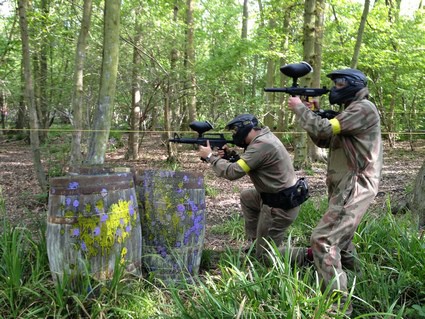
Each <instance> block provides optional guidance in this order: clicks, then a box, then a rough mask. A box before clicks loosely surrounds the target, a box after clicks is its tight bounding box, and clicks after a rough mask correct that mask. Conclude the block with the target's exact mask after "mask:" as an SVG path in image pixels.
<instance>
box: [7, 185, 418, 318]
mask: <svg viewBox="0 0 425 319" xmlns="http://www.w3.org/2000/svg"><path fill="white" fill-rule="evenodd" d="M389 207H390V206H389ZM389 207H388V209H387V210H385V211H382V212H380V213H379V214H378V215H377V214H376V213H374V215H373V216H372V215H367V216H366V217H365V218H364V219H363V221H362V222H361V224H360V226H359V228H358V232H357V233H356V235H355V238H354V243H355V244H356V246H357V250H358V253H359V261H360V264H361V276H359V275H358V274H356V273H351V272H349V273H348V276H349V280H350V286H351V287H352V289H351V291H350V295H349V298H350V299H351V301H352V303H353V306H354V312H353V316H352V318H406V319H407V318H412V319H413V318H425V307H424V305H425V282H424V280H423V278H425V243H424V239H423V238H419V237H418V233H417V229H416V226H415V225H416V224H415V221H414V218H412V216H411V215H409V214H405V215H402V216H394V215H392V214H391V210H390V208H389ZM325 209H326V201H325V200H324V199H323V200H321V201H318V202H314V201H312V200H309V201H308V202H307V203H306V204H304V205H303V207H302V209H301V212H300V215H299V218H298V219H297V221H296V222H295V223H294V225H293V226H292V227H291V229H290V231H289V233H288V238H287V241H286V244H287V245H306V244H307V243H308V238H309V235H310V233H311V230H312V229H313V227H314V225H315V224H316V223H317V221H318V219H319V218H320V216H321V215H322V214H323V212H324V210H325ZM0 214H1V224H0V225H1V226H2V229H1V234H0V303H1V305H2V307H1V308H0V317H1V318H267V319H269V318H306V319H312V318H316V319H319V318H320V319H321V318H331V317H329V316H328V315H326V313H327V310H328V309H329V307H330V305H331V304H332V303H335V302H338V301H339V300H340V296H339V295H338V294H335V293H332V294H331V293H330V291H329V289H327V290H325V291H324V292H322V291H321V289H320V285H321V283H320V281H319V279H318V276H317V273H316V271H315V269H314V266H310V267H307V268H302V269H300V268H297V267H294V266H291V265H290V263H289V256H287V255H284V256H282V255H280V253H279V251H278V249H277V248H276V247H273V246H270V258H271V260H272V261H273V262H272V264H271V265H270V266H269V267H266V266H264V265H263V264H261V263H259V262H258V261H257V260H256V259H255V258H254V257H253V256H251V255H250V254H249V253H248V254H245V253H243V252H242V251H232V250H229V249H224V251H223V253H222V254H221V255H220V257H219V258H218V259H217V260H216V261H215V262H211V260H210V261H209V262H204V263H203V264H202V265H203V267H207V268H204V269H202V272H201V274H202V275H200V276H198V277H197V278H194V279H193V280H190V281H189V280H182V281H181V282H178V283H176V285H173V286H172V285H166V284H164V283H162V282H160V281H159V280H156V279H154V278H143V277H137V276H134V275H131V274H128V273H126V272H125V271H124V269H123V268H122V266H121V265H119V264H117V265H116V267H115V273H114V275H113V277H112V278H111V279H110V280H108V281H99V280H95V279H94V278H92V277H91V276H90V274H89V272H87V273H82V274H81V278H80V280H81V282H80V286H79V288H78V289H73V288H72V285H70V284H69V282H68V281H67V279H66V276H65V278H64V279H63V281H56V282H55V281H54V280H53V279H52V274H51V273H50V271H49V260H48V255H47V249H46V247H47V245H48V244H49V243H47V242H46V237H45V225H40V227H39V231H38V233H36V234H34V233H33V232H30V231H28V229H26V228H25V227H24V226H12V225H10V224H9V223H8V222H7V221H6V220H7V219H6V218H4V216H5V214H7V212H6V211H5V205H4V200H3V198H2V196H1V190H0ZM220 229H221V231H223V232H227V234H228V235H230V236H235V237H236V239H237V240H242V236H243V219H242V218H239V217H236V215H235V217H233V219H232V218H231V219H230V220H229V221H227V222H226V224H224V225H223V226H222V227H221V228H220ZM232 232H233V233H232ZM204 256H205V257H204V258H209V257H208V254H207V253H206V254H204ZM74 288H75V286H74ZM336 318H343V316H340V317H338V316H337V317H336Z"/></svg>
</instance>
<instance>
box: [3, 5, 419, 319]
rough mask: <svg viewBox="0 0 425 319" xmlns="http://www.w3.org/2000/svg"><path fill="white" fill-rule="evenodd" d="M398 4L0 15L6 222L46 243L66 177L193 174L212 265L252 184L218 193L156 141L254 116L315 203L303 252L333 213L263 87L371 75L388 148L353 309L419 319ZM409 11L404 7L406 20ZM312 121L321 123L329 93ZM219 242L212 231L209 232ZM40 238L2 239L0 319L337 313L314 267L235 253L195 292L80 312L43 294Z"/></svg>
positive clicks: (314, 154)
mask: <svg viewBox="0 0 425 319" xmlns="http://www.w3.org/2000/svg"><path fill="white" fill-rule="evenodd" d="M412 3H413V2H409V4H412ZM407 4H408V2H407V1H400V0H386V1H382V0H379V1H375V2H372V1H369V0H366V1H364V2H358V1H347V0H338V1H334V0H326V1H324V0H317V1H316V0H314V1H313V0H307V1H304V2H299V1H292V0H288V1H277V0H268V1H264V0H258V1H248V0H243V1H231V0H208V1H201V0H185V1H179V0H170V1H165V0H157V1H151V0H145V1H130V0H128V1H122V2H121V1H119V0H106V1H93V2H92V1H91V0H84V1H79V0H76V1H61V0H36V1H29V0H17V1H10V0H7V1H3V2H1V3H0V9H1V10H0V12H1V13H0V14H1V20H0V31H1V32H0V107H1V118H0V120H1V122H0V123H1V127H0V129H1V131H0V165H1V167H0V213H1V215H2V216H3V215H4V216H7V217H8V218H9V219H11V222H12V223H13V224H20V223H23V224H26V225H31V224H33V225H31V226H35V227H33V228H35V230H40V227H38V226H39V225H40V220H42V221H44V219H45V213H46V203H47V197H48V192H47V191H48V181H49V178H51V177H55V176H62V175H64V174H66V173H67V172H68V170H69V169H70V168H72V167H74V166H79V165H91V164H105V165H107V164H108V165H110V164H113V165H122V164H129V165H131V166H136V167H138V168H164V167H166V168H168V169H184V170H200V171H203V172H204V173H205V176H206V194H207V195H206V196H207V206H208V207H209V213H208V219H209V223H208V229H207V238H206V248H207V249H206V250H205V253H206V254H207V253H209V252H210V251H211V250H212V251H215V250H216V249H220V248H221V249H223V247H226V246H234V247H236V248H238V247H240V246H241V239H242V238H243V223H242V221H241V220H240V216H239V215H238V214H239V211H240V210H239V206H238V192H239V190H240V189H241V188H243V187H249V186H250V182H249V179H248V178H247V177H244V178H243V179H242V180H240V181H239V182H238V183H236V184H235V183H230V182H229V181H224V180H220V179H218V178H216V177H215V176H214V175H213V174H212V173H211V172H210V171H209V170H208V169H207V165H206V164H203V163H200V161H199V158H198V156H197V152H196V149H192V148H190V147H188V146H184V147H182V146H177V145H175V144H170V143H168V141H167V139H168V138H170V137H172V136H173V134H174V133H175V132H178V133H180V134H182V135H185V136H186V135H187V136H193V132H191V131H190V130H189V127H188V124H189V123H190V122H191V121H193V120H199V121H203V120H208V121H210V122H212V123H213V124H214V126H215V129H214V131H221V130H223V129H224V126H225V124H226V123H227V122H228V121H229V120H230V119H232V118H233V117H234V116H235V115H237V114H240V113H245V112H250V113H253V114H255V115H256V116H257V117H258V118H259V119H260V120H261V122H262V123H264V124H266V125H268V126H269V127H271V128H272V129H273V131H274V133H275V134H276V135H277V136H279V137H280V138H281V139H282V141H283V143H284V144H285V146H286V147H287V148H288V150H289V151H290V152H291V156H293V161H294V166H295V168H296V169H297V173H298V174H303V175H307V176H308V177H309V181H311V185H312V195H313V196H312V201H311V203H310V204H309V205H305V207H303V210H304V211H303V214H300V221H297V225H294V232H293V234H294V238H295V239H296V240H295V242H297V241H298V243H302V244H306V243H308V232H309V231H311V228H312V227H314V222H315V220H317V218H318V216H319V215H320V212H322V211H323V210H324V209H325V206H326V205H322V202H323V203H324V202H325V197H326V188H325V185H324V176H325V171H326V164H325V163H324V162H325V161H326V152H323V150H321V149H318V148H315V147H313V146H312V145H311V143H310V141H309V140H308V139H307V136H306V134H305V133H304V132H302V131H301V130H300V129H299V128H298V127H297V123H296V122H295V121H294V118H293V115H292V113H291V112H288V111H287V107H286V98H287V96H286V94H275V93H267V94H266V93H265V92H264V88H265V87H288V86H291V85H292V79H289V78H287V77H285V76H283V75H282V74H281V73H280V71H279V68H280V66H282V65H285V64H287V63H296V62H299V61H307V62H309V63H310V64H311V65H312V66H313V68H314V72H313V73H310V74H308V75H307V76H305V77H303V78H301V79H299V82H300V85H301V86H307V87H322V86H328V87H329V86H330V84H331V83H330V82H329V81H328V79H327V78H326V74H327V73H329V72H331V71H332V70H334V69H339V68H344V67H354V68H358V69H360V70H362V71H363V72H364V73H365V74H366V75H367V76H368V80H369V85H368V86H369V89H370V92H371V94H370V99H371V100H372V101H373V102H374V103H375V105H376V107H377V108H378V110H379V112H380V115H381V123H382V132H383V138H384V141H385V145H384V146H385V152H384V159H385V162H384V170H383V178H382V183H381V187H380V192H379V194H378V196H377V198H376V201H375V203H374V205H373V207H372V208H371V211H370V212H369V214H368V217H367V219H366V220H365V222H364V223H362V225H361V226H360V228H359V231H358V233H357V234H356V243H357V244H359V245H361V246H362V251H363V254H362V255H361V262H362V265H363V267H364V268H363V269H364V270H365V271H364V273H365V274H366V276H367V277H365V279H364V280H360V281H359V284H358V285H357V286H356V291H355V295H356V296H357V300H356V305H355V311H356V314H357V315H359V317H358V318H360V317H361V316H364V317H368V316H369V317H370V316H375V317H376V318H402V317H403V316H404V317H405V318H423V317H425V307H424V306H423V304H424V302H423V301H424V291H425V289H424V287H423V276H424V274H423V270H424V269H425V267H424V266H423V265H424V263H425V254H424V253H423V251H424V250H423V247H424V246H423V233H422V234H421V233H419V236H418V227H417V225H416V221H417V216H418V215H419V226H423V225H424V223H425V218H424V217H423V216H424V212H425V208H424V205H425V199H424V195H425V162H424V137H425V121H424V120H425V107H424V105H425V104H424V102H425V101H424V100H425V93H424V84H423V83H424V80H425V75H424V74H425V72H424V71H425V54H424V50H425V9H424V5H423V3H422V1H418V2H415V3H414V5H413V6H407ZM406 7H409V8H410V9H408V10H405V9H403V10H402V8H406ZM320 105H321V107H322V108H323V109H329V108H332V107H331V106H329V103H328V101H327V96H326V95H325V96H323V97H322V98H321V99H320ZM3 194H4V195H3ZM3 198H4V200H3ZM313 200H314V201H313ZM404 208H410V209H411V210H412V211H413V212H415V213H416V216H415V218H414V220H415V223H412V221H411V219H410V216H407V215H406V216H407V219H406V220H404V219H403V218H404V216H403V217H401V219H395V218H394V217H393V214H395V213H396V212H399V211H400V212H401V211H405V210H403V209H404ZM400 220H401V222H400ZM223 222H224V223H225V224H222V223H223ZM229 224H230V226H229ZM405 225H407V226H406V229H408V231H405V229H404V226H405ZM215 226H218V230H219V232H217V231H216V232H213V231H212V229H213V228H214V227H215ZM37 227H38V228H37ZM229 229H230V231H229ZM41 230H42V228H41ZM223 231H224V235H223ZM34 238H35V235H34V233H32V232H30V233H29V232H27V229H26V228H20V227H18V228H14V227H8V223H7V222H4V224H3V229H2V232H1V238H0V251H1V253H2V254H1V258H2V259H1V261H2V262H1V263H0V264H1V265H2V267H1V268H0V282H1V283H2V285H1V286H2V289H0V301H1V303H2V304H4V305H5V306H4V307H3V308H2V309H1V311H0V314H1V315H2V316H3V317H5V318H16V317H20V318H26V317H28V318H32V317H33V316H34V314H38V315H40V316H41V317H46V318H49V317H52V318H53V317H54V318H56V317H61V316H63V317H73V318H75V317H78V316H80V317H81V316H82V317H92V318H100V317H108V316H109V317H114V316H115V317H119V316H120V315H121V316H122V314H123V313H126V314H129V315H128V316H129V317H130V316H132V317H135V318H154V317H155V315H158V313H162V312H164V313H167V314H169V316H170V317H172V316H171V314H175V317H182V316H183V315H186V317H188V318H189V317H190V318H203V317H202V316H203V315H205V314H206V313H209V314H210V317H211V318H216V317H217V314H222V317H223V318H230V317H231V318H234V317H237V318H239V317H240V316H241V310H243V311H244V313H245V315H247V314H250V315H251V317H252V318H267V319H268V318H272V317H275V318H279V317H283V316H285V317H287V316H289V315H288V314H290V313H293V314H294V316H295V312H297V311H298V312H297V314H298V315H299V314H300V313H301V312H302V313H303V314H304V316H305V317H306V318H313V317H315V316H316V317H315V318H323V316H322V314H323V315H324V313H325V312H326V303H327V302H329V300H330V302H332V300H331V299H329V300H328V298H327V296H326V295H321V292H320V287H318V286H317V285H316V286H315V283H316V282H315V277H314V276H315V275H314V271H310V269H308V270H307V271H306V272H304V273H302V276H303V277H302V278H299V273H298V270H297V269H294V270H293V273H292V270H291V269H290V267H288V265H287V264H285V265H282V263H283V261H284V259H282V260H278V261H277V262H276V269H272V270H271V272H270V269H263V268H261V266H260V265H255V267H251V266H252V264H251V261H249V259H248V260H247V259H240V258H239V257H241V256H235V255H234V254H226V257H225V258H227V259H224V260H222V261H221V262H218V263H217V262H215V263H212V264H213V266H211V265H210V266H211V269H209V270H211V275H209V274H208V275H206V276H205V277H204V278H203V279H205V280H204V282H203V284H204V283H205V284H206V285H205V286H204V285H203V284H202V285H199V287H197V286H195V287H193V286H191V285H189V284H188V285H187V286H185V287H184V289H183V290H178V291H177V290H176V291H172V290H170V291H169V290H164V291H161V293H160V291H159V290H157V289H156V288H155V287H154V286H153V285H151V284H150V283H146V282H143V283H142V284H140V282H138V281H137V282H130V283H131V284H129V281H128V279H125V280H119V281H118V285H117V286H115V285H112V286H102V289H101V295H100V296H97V299H96V298H93V297H92V296H90V294H88V295H85V294H82V295H79V296H76V295H75V294H73V293H70V292H68V291H65V290H61V287H59V288H58V287H57V286H54V285H53V284H52V282H51V279H50V273H48V272H47V271H46V269H48V262H47V256H46V252H45V246H46V245H45V242H43V235H42V234H41V235H40V238H41V239H39V240H35V239H34ZM294 238H293V239H294ZM239 253H240V251H239ZM241 260H243V261H241ZM285 262H286V261H285ZM207 269H208V267H207ZM288 269H289V270H288ZM241 270H242V271H241ZM248 275H249V276H253V278H248V277H247V276H248ZM264 278H272V279H273V280H272V281H267V280H268V279H267V280H263V279H264ZM282 278H285V279H287V280H282ZM371 282H372V284H370V283H371ZM229 283H230V284H232V285H234V286H232V287H230V288H229ZM282 285H289V286H288V287H287V288H286V289H281V288H282ZM291 285H292V286H291ZM250 289H251V290H250ZM135 291H137V292H138V293H135ZM205 291H208V293H207V294H205ZM286 291H291V292H294V291H295V293H292V294H290V295H288V294H286ZM245 293H246V295H249V296H250V298H248V299H246V295H244V294H245ZM229 295H231V296H232V298H228V296H229ZM209 298H211V300H210V299H209ZM170 303H172V305H171V306H168V305H169V304H170ZM275 305H276V306H275ZM317 307H319V308H320V307H321V308H320V309H319V308H317ZM322 308H323V309H322ZM140 309H143V311H141V310H140ZM206 310H208V312H206ZM189 312H190V315H189ZM170 313H171V314H170ZM368 313H370V315H369V314H368ZM377 313H380V314H377ZM89 314H90V315H89ZM391 314H394V316H392V315H391ZM395 314H397V316H396V315H395ZM227 315H228V316H227ZM199 316H200V317H199ZM226 316H227V317H226Z"/></svg>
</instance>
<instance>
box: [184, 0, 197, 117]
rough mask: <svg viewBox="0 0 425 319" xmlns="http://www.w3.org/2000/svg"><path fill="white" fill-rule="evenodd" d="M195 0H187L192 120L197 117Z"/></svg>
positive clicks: (187, 62)
mask: <svg viewBox="0 0 425 319" xmlns="http://www.w3.org/2000/svg"><path fill="white" fill-rule="evenodd" d="M194 2H195V0H187V2H186V4H187V9H186V10H187V11H186V27H187V36H186V71H187V92H188V101H189V102H188V105H187V107H188V116H189V118H188V120H189V122H192V121H194V120H195V119H196V77H195V71H194V65H195V43H194V33H195V26H194V22H193V10H194V7H195V4H194Z"/></svg>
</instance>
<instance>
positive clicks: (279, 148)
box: [199, 114, 308, 259]
mask: <svg viewBox="0 0 425 319" xmlns="http://www.w3.org/2000/svg"><path fill="white" fill-rule="evenodd" d="M226 129H227V130H230V131H232V133H233V141H234V143H235V145H237V146H239V147H242V148H244V150H245V151H244V153H243V154H241V155H240V158H239V160H237V161H236V162H230V161H228V160H226V159H223V158H222V156H220V155H222V154H219V155H214V154H213V152H212V149H211V147H210V145H209V143H208V144H207V146H200V147H199V155H200V156H201V158H203V159H205V160H206V161H207V162H208V163H210V164H211V168H212V169H213V171H214V172H215V173H216V174H217V176H219V177H223V178H226V179H228V180H236V179H238V178H241V177H243V176H245V175H248V176H249V177H250V178H251V181H252V183H253V184H254V188H252V189H247V190H243V191H242V192H241V194H240V201H241V207H242V211H243V214H244V218H245V231H246V236H247V239H248V240H251V241H256V245H255V255H256V257H257V258H259V259H264V257H265V252H266V249H268V245H267V243H266V241H268V242H271V241H273V242H274V244H275V245H276V246H279V245H280V244H281V243H282V240H283V238H284V233H285V230H286V229H287V228H288V227H289V226H290V225H291V224H292V222H293V221H294V220H295V219H296V218H297V215H298V212H299V209H300V208H299V205H300V204H301V203H302V202H303V201H305V200H306V199H307V197H308V189H307V185H306V183H305V182H304V180H302V179H300V180H297V176H296V175H295V171H294V168H293V166H292V161H291V158H290V156H289V153H288V152H287V150H286V148H285V147H284V146H283V144H282V142H281V141H280V140H279V139H278V138H277V137H276V136H275V135H274V134H273V133H272V132H271V131H270V129H269V128H268V127H263V128H262V127H260V126H259V123H258V120H257V118H256V117H255V116H253V115H251V114H241V115H238V116H237V117H235V118H234V119H233V120H232V121H230V122H229V123H228V124H227V125H226Z"/></svg>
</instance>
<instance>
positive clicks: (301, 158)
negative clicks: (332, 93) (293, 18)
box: [294, 0, 316, 169]
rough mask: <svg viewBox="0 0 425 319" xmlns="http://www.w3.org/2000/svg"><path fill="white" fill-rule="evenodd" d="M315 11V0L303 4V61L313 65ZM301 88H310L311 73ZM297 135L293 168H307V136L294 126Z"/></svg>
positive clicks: (302, 81) (302, 80) (305, 78)
mask: <svg viewBox="0 0 425 319" xmlns="http://www.w3.org/2000/svg"><path fill="white" fill-rule="evenodd" d="M315 10H316V0H307V1H306V2H305V4H304V32H303V33H304V61H306V62H308V63H310V64H314V53H315V52H314V46H315V27H316V22H315V21H316V19H315ZM300 82H301V83H300V86H301V87H304V86H306V87H311V83H312V76H311V73H309V74H307V75H306V76H304V77H302V78H301V80H300ZM296 126H297V128H296V130H297V134H296V135H295V136H294V140H295V154H294V168H295V169H301V168H307V167H308V166H309V165H310V163H309V160H308V156H307V149H308V143H307V134H306V133H305V131H304V130H302V129H301V127H299V125H298V124H297V125H296Z"/></svg>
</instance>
